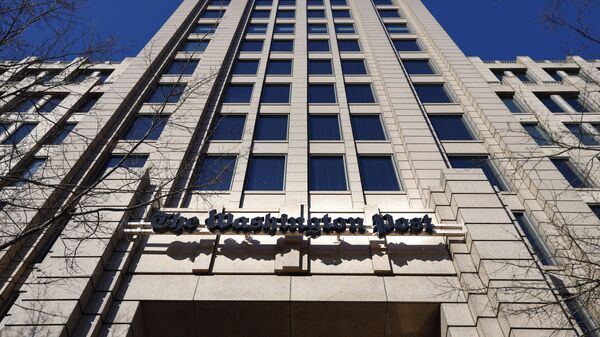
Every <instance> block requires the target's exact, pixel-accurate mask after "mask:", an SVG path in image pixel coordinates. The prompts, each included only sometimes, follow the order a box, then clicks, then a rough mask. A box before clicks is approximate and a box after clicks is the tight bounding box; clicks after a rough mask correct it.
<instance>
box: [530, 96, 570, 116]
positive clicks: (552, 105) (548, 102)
mask: <svg viewBox="0 0 600 337" xmlns="http://www.w3.org/2000/svg"><path fill="white" fill-rule="evenodd" d="M536 96H537V98H538V99H539V100H540V101H541V102H542V103H544V105H545V106H546V108H547V109H548V110H550V112H565V110H563V108H561V107H560V106H559V105H558V104H557V103H556V102H555V101H554V100H553V99H552V98H551V97H550V95H536Z"/></svg>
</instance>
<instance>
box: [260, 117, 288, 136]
mask: <svg viewBox="0 0 600 337" xmlns="http://www.w3.org/2000/svg"><path fill="white" fill-rule="evenodd" d="M287 134H288V116H285V115H258V121H257V122H256V130H255V131H254V139H255V140H286V139H287Z"/></svg>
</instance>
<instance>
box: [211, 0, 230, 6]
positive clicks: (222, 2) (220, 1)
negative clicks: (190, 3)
mask: <svg viewBox="0 0 600 337" xmlns="http://www.w3.org/2000/svg"><path fill="white" fill-rule="evenodd" d="M230 2H231V1H230V0H211V1H210V3H209V4H208V5H209V6H227V5H229V3H230Z"/></svg>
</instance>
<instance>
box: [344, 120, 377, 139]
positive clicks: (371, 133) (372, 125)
mask: <svg viewBox="0 0 600 337" xmlns="http://www.w3.org/2000/svg"><path fill="white" fill-rule="evenodd" d="M350 120H351V122H352V134H353V135H354V139H355V140H385V132H383V126H382V125H381V120H380V119H379V115H352V116H351V117H350Z"/></svg>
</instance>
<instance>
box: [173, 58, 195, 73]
mask: <svg viewBox="0 0 600 337" xmlns="http://www.w3.org/2000/svg"><path fill="white" fill-rule="evenodd" d="M197 66H198V61H197V60H175V61H173V62H172V63H171V65H170V66H169V69H167V71H166V72H165V74H167V75H191V74H193V73H194V70H196V67H197Z"/></svg>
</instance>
